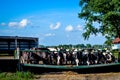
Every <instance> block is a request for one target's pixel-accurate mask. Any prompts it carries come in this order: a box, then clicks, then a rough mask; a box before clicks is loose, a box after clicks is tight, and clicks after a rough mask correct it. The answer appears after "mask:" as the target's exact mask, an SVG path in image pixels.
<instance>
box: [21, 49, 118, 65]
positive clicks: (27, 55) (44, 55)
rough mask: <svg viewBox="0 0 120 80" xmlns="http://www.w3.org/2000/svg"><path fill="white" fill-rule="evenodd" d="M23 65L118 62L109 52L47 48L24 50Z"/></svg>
mask: <svg viewBox="0 0 120 80" xmlns="http://www.w3.org/2000/svg"><path fill="white" fill-rule="evenodd" d="M20 60H21V63H29V64H40V62H42V64H49V65H77V66H78V65H93V64H109V63H113V62H116V59H115V57H114V56H113V54H112V53H111V52H110V51H108V50H95V49H82V50H80V49H79V50H78V49H72V50H67V49H62V48H61V49H59V50H58V49H56V50H55V51H51V50H50V49H47V48H36V49H31V50H23V51H21V53H20Z"/></svg>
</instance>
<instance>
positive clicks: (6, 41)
mask: <svg viewBox="0 0 120 80" xmlns="http://www.w3.org/2000/svg"><path fill="white" fill-rule="evenodd" d="M17 47H19V49H20V50H24V49H30V48H33V47H38V38H35V37H19V36H0V54H9V55H13V54H14V51H15V49H16V48H17Z"/></svg>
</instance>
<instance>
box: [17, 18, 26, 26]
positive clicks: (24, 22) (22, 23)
mask: <svg viewBox="0 0 120 80" xmlns="http://www.w3.org/2000/svg"><path fill="white" fill-rule="evenodd" d="M27 24H28V20H27V19H23V20H21V21H20V22H19V26H20V27H25V26H27Z"/></svg>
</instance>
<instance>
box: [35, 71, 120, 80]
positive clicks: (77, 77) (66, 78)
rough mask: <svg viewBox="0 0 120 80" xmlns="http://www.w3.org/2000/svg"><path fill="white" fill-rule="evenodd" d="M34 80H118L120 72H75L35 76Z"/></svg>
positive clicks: (119, 79)
mask: <svg viewBox="0 0 120 80" xmlns="http://www.w3.org/2000/svg"><path fill="white" fill-rule="evenodd" d="M34 80H120V72H110V73H89V74H79V73H76V72H71V71H67V72H61V73H44V74H36V75H35V77H34Z"/></svg>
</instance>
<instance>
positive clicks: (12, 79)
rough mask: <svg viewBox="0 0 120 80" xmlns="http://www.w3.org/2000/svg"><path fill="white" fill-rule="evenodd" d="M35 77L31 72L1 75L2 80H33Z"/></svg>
mask: <svg viewBox="0 0 120 80" xmlns="http://www.w3.org/2000/svg"><path fill="white" fill-rule="evenodd" d="M33 78H34V75H33V74H32V73H30V72H16V73H8V72H2V73H0V80H32V79H33Z"/></svg>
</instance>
